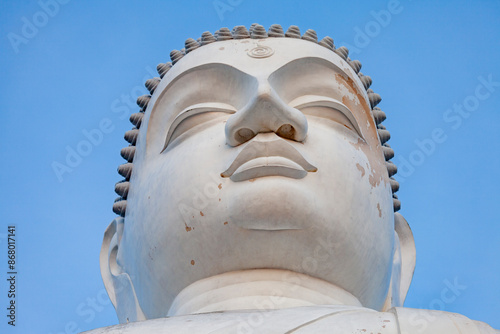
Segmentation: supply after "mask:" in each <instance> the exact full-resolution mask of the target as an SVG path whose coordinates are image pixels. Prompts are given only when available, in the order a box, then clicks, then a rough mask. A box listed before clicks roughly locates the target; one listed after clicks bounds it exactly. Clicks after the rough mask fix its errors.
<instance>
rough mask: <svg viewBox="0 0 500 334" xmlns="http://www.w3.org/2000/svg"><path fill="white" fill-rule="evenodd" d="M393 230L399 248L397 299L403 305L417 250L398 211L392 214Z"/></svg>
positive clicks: (404, 220)
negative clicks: (399, 267) (399, 269)
mask: <svg viewBox="0 0 500 334" xmlns="http://www.w3.org/2000/svg"><path fill="white" fill-rule="evenodd" d="M394 230H395V231H396V234H397V235H398V238H399V245H400V248H401V278H400V283H399V300H400V301H401V306H403V304H404V302H405V299H406V294H407V293H408V289H409V288H410V284H411V280H412V278H413V272H414V271H415V263H416V260H417V251H416V249H415V239H413V233H412V232H411V228H410V225H408V222H407V221H406V219H404V218H403V216H402V215H400V214H399V213H395V214H394Z"/></svg>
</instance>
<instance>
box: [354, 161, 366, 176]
mask: <svg viewBox="0 0 500 334" xmlns="http://www.w3.org/2000/svg"><path fill="white" fill-rule="evenodd" d="M356 167H357V168H358V170H359V171H360V172H361V177H363V176H365V169H364V168H363V166H361V165H360V164H359V163H357V164H356Z"/></svg>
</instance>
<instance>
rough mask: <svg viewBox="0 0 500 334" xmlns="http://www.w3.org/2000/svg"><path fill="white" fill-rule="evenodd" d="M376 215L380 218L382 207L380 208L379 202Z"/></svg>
mask: <svg viewBox="0 0 500 334" xmlns="http://www.w3.org/2000/svg"><path fill="white" fill-rule="evenodd" d="M377 210H378V216H379V217H380V218H382V209H380V203H377Z"/></svg>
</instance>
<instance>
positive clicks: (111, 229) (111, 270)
mask: <svg viewBox="0 0 500 334" xmlns="http://www.w3.org/2000/svg"><path fill="white" fill-rule="evenodd" d="M123 221H124V219H123V218H122V217H118V218H115V219H114V220H113V221H112V222H111V224H109V226H108V228H107V229H106V232H104V240H103V242H102V247H101V253H100V256H99V261H100V265H101V276H102V280H103V281H104V286H105V287H106V291H107V292H108V295H109V299H111V302H112V303H113V306H114V307H115V310H116V314H117V315H118V320H119V321H120V323H122V324H123V323H127V322H130V321H140V320H146V317H145V316H144V313H143V312H142V309H141V307H140V305H139V302H138V301H137V297H136V294H135V290H134V286H133V285H132V281H131V279H130V276H129V275H128V274H127V273H126V272H124V271H123V269H122V267H121V266H120V264H119V261H118V260H117V256H118V249H119V246H120V241H121V238H122V235H123Z"/></svg>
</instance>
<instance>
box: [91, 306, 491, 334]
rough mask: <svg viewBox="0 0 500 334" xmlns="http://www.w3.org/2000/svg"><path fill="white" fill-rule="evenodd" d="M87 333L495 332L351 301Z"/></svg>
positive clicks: (442, 315)
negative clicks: (378, 310) (343, 304)
mask: <svg viewBox="0 0 500 334" xmlns="http://www.w3.org/2000/svg"><path fill="white" fill-rule="evenodd" d="M85 333H87V334H122V333H127V334H135V333H141V334H148V333H155V334H167V333H168V334H181V333H182V334H183V333H186V334H197V333H198V334H201V333H204V334H208V333H221V334H222V333H232V334H240V333H241V334H243V333H244V334H249V333H259V334H283V333H294V334H299V333H315V334H322V333H335V334H337V333H338V334H344V333H355V334H369V333H377V334H498V333H500V331H497V330H494V329H493V328H491V327H490V326H488V325H487V324H485V323H482V322H479V321H472V320H470V319H468V318H466V317H464V316H461V315H459V314H456V313H449V312H442V311H425V310H416V309H403V308H399V307H398V308H393V309H390V310H389V311H388V312H376V311H374V310H371V309H366V308H360V307H353V306H339V305H334V306H324V305H321V306H308V307H298V308H292V309H281V310H253V311H239V312H220V313H205V314H194V315H185V316H176V317H172V318H160V319H154V320H148V321H143V322H134V323H129V324H123V325H117V326H111V327H106V328H100V329H96V330H94V331H89V332H85Z"/></svg>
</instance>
